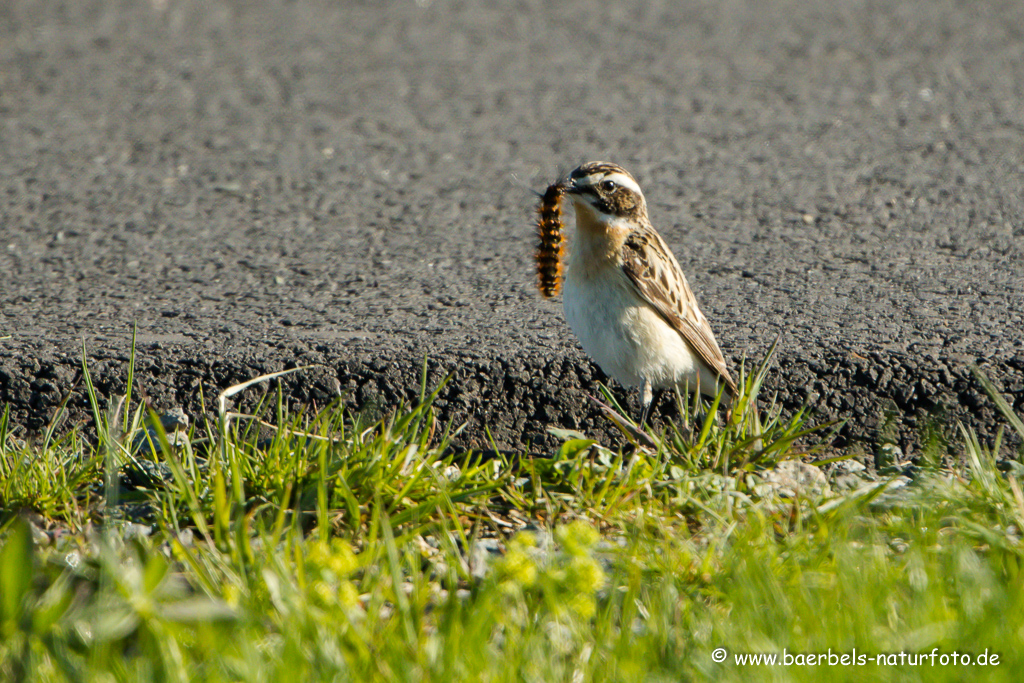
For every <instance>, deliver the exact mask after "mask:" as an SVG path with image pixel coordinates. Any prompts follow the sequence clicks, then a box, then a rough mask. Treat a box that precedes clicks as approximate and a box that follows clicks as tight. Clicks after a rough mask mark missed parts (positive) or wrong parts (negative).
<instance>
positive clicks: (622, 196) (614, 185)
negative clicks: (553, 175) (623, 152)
mask: <svg viewBox="0 0 1024 683" xmlns="http://www.w3.org/2000/svg"><path fill="white" fill-rule="evenodd" d="M565 192H566V194H567V195H568V196H569V197H570V198H571V199H572V202H573V207H574V208H575V209H576V215H577V220H580V219H584V220H586V221H588V222H590V221H593V222H596V223H599V224H604V225H610V224H613V223H618V222H621V221H628V222H630V223H638V222H640V221H644V220H647V202H646V201H645V200H644V193H643V192H641V191H640V186H639V185H638V184H637V182H636V180H634V179H633V176H631V175H630V174H629V172H628V171H626V169H624V168H622V167H621V166H618V165H617V164H612V163H608V162H606V161H591V162H588V163H586V164H583V165H582V166H580V167H579V168H577V169H576V170H574V171H573V172H572V173H570V174H569V176H568V178H567V179H566V188H565Z"/></svg>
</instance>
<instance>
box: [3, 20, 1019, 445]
mask: <svg viewBox="0 0 1024 683" xmlns="http://www.w3.org/2000/svg"><path fill="white" fill-rule="evenodd" d="M339 4H340V5H341V6H338V5H339ZM591 159H607V160H611V161H616V162H618V163H620V164H622V165H624V166H626V167H627V168H629V169H630V170H631V171H633V173H634V175H635V176H637V178H638V179H639V181H640V183H641V185H642V186H643V187H644V189H645V191H646V194H647V196H648V200H649V203H650V205H651V213H652V219H653V221H654V223H655V226H656V227H657V228H658V229H659V230H660V231H661V232H662V234H663V235H664V236H665V237H666V239H667V241H668V242H669V243H670V244H671V245H672V247H673V248H674V249H675V251H676V254H677V256H678V257H679V260H680V263H681V264H682V265H683V268H684V270H685V271H686V273H687V274H688V276H689V278H690V281H691V284H692V286H693V287H694V289H695V291H696V292H697V295H698V298H699V299H700V301H701V303H702V307H703V309H704V311H705V313H707V315H708V317H709V318H710V319H711V321H712V325H713V327H714V328H715V330H716V333H717V336H718V339H719V341H720V343H721V345H722V347H723V349H724V351H725V352H726V355H727V356H731V357H733V358H734V359H736V360H739V359H740V358H741V357H743V356H744V354H746V355H747V356H748V357H758V356H759V355H760V354H762V353H763V352H764V350H765V348H766V346H767V344H768V343H769V342H770V341H771V339H773V338H774V336H775V334H776V333H777V332H779V331H782V332H784V337H783V341H782V348H781V352H780V363H779V369H778V371H777V372H776V373H775V374H774V375H773V377H772V380H771V382H772V388H773V389H774V390H777V391H778V392H779V397H780V399H781V401H782V402H783V404H784V405H786V406H787V407H789V408H793V407H795V406H798V405H800V404H801V403H802V402H804V401H805V400H807V399H808V398H809V399H810V400H811V405H812V406H813V407H814V408H815V409H816V410H817V411H818V412H819V414H820V415H822V416H829V415H838V416H842V417H848V418H851V422H850V423H849V424H848V425H847V427H846V429H845V430H844V432H843V438H842V439H841V440H840V441H839V445H843V444H844V443H847V442H848V440H849V439H860V440H864V441H865V442H866V443H867V444H868V446H869V447H870V445H871V444H873V443H874V442H875V441H876V440H877V439H878V438H879V426H878V425H879V419H880V417H881V416H882V415H883V414H884V413H885V412H886V411H887V410H890V411H895V412H896V413H898V414H899V418H898V419H897V421H896V424H895V429H896V431H897V432H898V433H899V436H900V438H901V439H902V440H903V441H904V442H905V444H906V445H908V446H912V445H913V442H914V439H915V437H916V434H917V433H918V431H919V430H920V428H921V425H922V424H923V423H924V421H925V416H927V415H935V414H939V415H943V414H946V415H947V417H946V418H944V419H945V420H946V422H947V423H948V422H949V420H948V415H952V416H956V417H963V418H967V419H969V420H970V421H971V422H972V423H973V424H975V425H977V426H979V428H981V429H983V430H986V431H988V432H989V433H991V428H992V426H993V424H994V416H993V412H992V410H991V409H989V408H988V407H987V402H986V401H984V400H982V398H981V394H980V391H979V390H978V387H977V385H976V384H975V383H974V382H973V380H972V379H971V378H970V375H969V373H968V372H967V370H966V367H967V366H968V365H969V364H970V363H974V362H980V363H981V364H982V365H983V367H985V368H986V369H987V370H988V371H989V372H990V373H991V374H992V375H993V377H994V378H996V379H997V380H999V382H1001V384H1002V386H1003V388H1004V389H1005V390H1006V392H1007V394H1008V395H1009V396H1010V398H1011V399H1012V400H1013V401H1014V402H1015V403H1016V405H1017V407H1018V409H1020V408H1022V407H1024V380H1022V373H1024V330H1022V325H1024V275H1022V272H1021V271H1022V255H1024V4H1022V3H1020V2H1017V1H1016V0H1005V1H1003V2H1000V1H997V0H996V1H981V2H966V1H965V2H949V1H943V0H939V1H936V2H900V1H895V2H874V1H851V2H843V3H835V2H833V1H832V0H808V1H802V2H801V1H796V0H773V1H771V2H767V1H765V2H739V1H736V0H722V1H714V2H668V1H666V2H643V3H641V2H617V3H602V4H598V3H591V2H585V1H583V0H579V1H575V2H559V3H550V2H528V1H524V2H514V3H511V2H510V3H479V4H477V3H464V2H455V1H449V0H433V1H432V2H429V1H426V0H420V1H418V2H412V1H411V0H410V1H408V2H400V3H399V2H392V3H385V2H379V3H378V2H363V3H357V2H351V3H337V4H336V3H328V2H326V1H324V2H313V1H306V0H298V1H295V2H266V3H247V2H241V1H237V2H222V1H221V2H217V1H211V0H121V1H115V0H103V1H99V0H94V1H91V2H90V1H82V2H71V3H53V2H46V1H44V0H35V1H27V0H4V2H3V3H0V336H3V335H10V336H11V338H10V339H7V340H4V341H0V405H3V404H10V406H11V411H12V413H11V418H12V421H13V422H15V423H16V424H18V425H20V426H21V427H22V428H24V429H26V430H30V431H31V430H38V429H39V428H40V427H41V426H42V425H44V424H45V423H46V421H47V420H48V419H49V418H50V416H51V415H52V414H53V411H54V409H55V407H56V405H57V404H58V403H59V401H60V399H61V398H62V395H63V393H64V392H65V391H66V390H67V389H68V387H69V383H70V382H71V380H72V379H73V377H74V374H75V371H76V368H77V366H78V364H79V362H80V355H81V346H82V343H83V340H84V342H85V345H86V347H87V349H88V355H89V357H90V359H91V362H92V365H93V370H94V373H95V374H96V379H97V383H98V385H99V387H100V389H101V391H103V392H104V393H106V394H113V393H115V392H117V391H120V390H123V385H124V379H125V375H126V369H125V364H124V361H125V359H126V358H127V355H128V349H129V344H130V337H131V327H132V324H133V323H134V322H136V321H137V322H138V329H139V347H138V348H139V373H138V376H139V384H140V386H142V387H143V388H144V389H145V391H146V393H147V394H148V395H149V396H150V397H151V398H152V399H153V401H154V403H155V404H157V405H165V406H167V405H173V404H181V405H183V406H185V407H186V409H187V410H188V411H189V412H191V413H193V414H196V413H199V412H201V411H202V409H203V407H202V406H201V405H200V403H199V392H198V391H197V389H198V387H199V386H200V384H202V386H203V388H204V390H205V395H206V398H207V405H208V406H209V403H210V400H211V396H212V395H213V394H214V393H215V392H216V389H217V388H219V387H223V386H226V385H227V384H230V383H232V382H234V381H238V380H241V379H245V378H248V377H250V376H252V375H254V374H258V373H261V372H266V371H271V370H276V369H280V368H282V367H287V366H290V365H294V364H296V363H315V364H317V365H318V368H317V369H315V370H313V371H311V372H309V373H307V374H306V375H305V376H304V377H302V378H293V379H292V380H290V381H288V382H287V383H286V384H287V388H288V392H289V395H291V396H293V397H295V398H296V399H298V400H300V401H307V402H308V401H311V400H312V401H315V402H317V403H322V402H323V401H326V400H328V399H329V398H330V397H331V396H332V395H334V394H335V393H337V392H339V391H340V392H342V393H344V394H345V395H347V396H348V398H349V401H350V402H351V403H352V404H353V405H365V404H367V403H370V404H375V405H378V406H387V405H390V404H391V403H393V402H394V401H395V400H396V399H397V398H399V397H411V396H412V395H413V394H414V393H415V392H416V387H417V384H418V379H417V378H418V375H419V369H420V365H421V361H422V358H423V357H424V355H429V358H430V363H431V368H432V371H431V377H432V381H435V380H436V378H438V377H440V376H441V374H442V373H443V372H446V371H456V373H457V376H456V378H455V380H454V381H453V382H452V383H451V384H450V385H449V386H448V388H447V389H446V390H445V392H444V394H443V400H442V401H441V404H440V405H441V407H442V411H443V414H444V415H445V416H450V417H454V418H455V419H456V420H457V421H461V420H464V419H469V420H470V421H471V424H470V427H469V428H468V430H467V432H466V434H465V442H466V443H469V444H475V445H481V444H483V438H482V431H481V429H480V426H481V424H483V423H487V424H489V425H490V426H491V428H492V430H493V434H494V436H495V438H496V439H497V441H498V443H499V445H500V446H503V447H516V446H517V445H519V444H522V443H524V442H526V441H527V440H531V439H532V440H534V441H537V440H538V439H539V438H541V435H543V433H544V429H545V427H546V426H547V425H548V424H556V425H559V426H564V427H580V428H584V429H588V428H592V427H593V425H594V422H595V415H594V411H593V410H592V409H591V408H590V406H588V405H587V402H586V401H585V398H584V396H585V394H586V393H587V392H592V391H594V388H593V382H594V380H595V379H597V378H600V376H601V375H600V372H599V371H598V370H596V369H595V368H593V367H592V366H591V365H590V364H589V361H587V360H586V359H585V357H584V356H583V354H582V352H581V351H580V350H579V348H578V346H577V344H576V342H575V340H574V339H573V338H572V336H571V333H570V332H569V330H568V328H567V327H566V325H565V323H564V321H563V318H562V313H561V305H560V303H558V302H543V301H541V300H540V298H539V296H538V295H537V293H536V290H535V288H534V275H533V265H532V263H531V250H532V240H533V237H532V231H531V226H530V220H531V210H532V206H533V203H534V201H535V198H534V196H533V195H531V193H530V192H529V189H530V188H532V189H535V190H541V189H543V187H544V186H545V185H546V183H548V182H549V181H551V180H553V179H554V178H555V177H556V176H557V175H559V174H560V173H562V172H564V171H566V170H568V169H569V168H572V167H573V166H575V165H577V164H578V163H580V162H582V161H586V160H591ZM256 393H258V392H256ZM71 404H72V406H73V407H75V410H76V413H75V414H76V415H77V416H82V419H84V412H83V408H84V407H85V402H84V399H83V398H82V396H81V394H80V392H76V394H75V395H74V396H73V397H72V401H71Z"/></svg>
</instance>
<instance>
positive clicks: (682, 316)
mask: <svg viewBox="0 0 1024 683" xmlns="http://www.w3.org/2000/svg"><path fill="white" fill-rule="evenodd" d="M622 270H623V272H624V273H625V274H626V277H628V278H629V281H630V282H632V283H633V287H634V288H635V289H636V291H637V294H639V295H640V297H641V298H642V299H643V300H644V301H646V302H647V303H649V304H650V305H651V306H652V307H653V308H654V310H655V311H657V312H658V314H659V315H660V316H661V317H662V318H663V319H664V320H665V322H667V323H668V324H669V325H671V326H672V327H673V328H675V329H676V331H678V332H679V334H681V335H682V336H683V339H684V340H686V342H687V343H688V344H689V345H690V347H691V348H692V349H693V350H694V351H696V352H697V355H698V356H700V359H701V360H702V361H704V363H705V364H706V365H707V366H708V367H709V368H711V369H712V370H714V371H715V372H717V373H718V374H719V375H720V376H721V377H722V381H724V382H725V386H726V388H727V390H728V391H729V393H730V394H732V395H735V394H736V382H735V381H734V380H733V378H732V375H730V374H729V368H728V366H726V364H725V357H724V356H723V355H722V350H721V349H720V348H718V342H717V341H715V335H714V333H713V332H712V331H711V325H709V324H708V320H707V318H705V317H704V315H703V314H702V313H701V312H700V309H699V308H698V307H697V299H696V297H694V296H693V292H692V291H690V286H689V285H688V284H687V283H686V278H685V277H683V274H682V271H681V270H679V264H678V263H676V260H675V258H674V257H673V256H672V254H671V252H669V251H668V247H667V246H665V243H664V242H663V241H662V239H661V238H660V237H659V236H658V235H657V233H655V232H654V231H653V230H650V229H641V230H637V231H635V232H634V233H633V234H631V235H630V236H629V237H627V238H626V241H625V243H624V244H623V247H622Z"/></svg>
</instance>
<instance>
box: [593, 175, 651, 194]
mask: <svg viewBox="0 0 1024 683" xmlns="http://www.w3.org/2000/svg"><path fill="white" fill-rule="evenodd" d="M602 180H611V181H612V182H614V183H616V184H617V185H622V186H623V187H628V188H629V189H630V190H632V191H633V192H635V193H636V194H638V195H640V196H641V197H643V196H644V193H643V192H641V191H640V186H639V185H637V184H636V181H635V180H633V179H632V178H630V177H629V176H628V175H626V174H624V173H609V174H608V175H605V174H604V173H594V174H591V175H588V176H585V177H583V178H581V179H580V185H583V186H587V185H596V184H597V183H599V182H601V181H602Z"/></svg>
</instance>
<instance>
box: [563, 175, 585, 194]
mask: <svg viewBox="0 0 1024 683" xmlns="http://www.w3.org/2000/svg"><path fill="white" fill-rule="evenodd" d="M565 193H566V194H571V195H577V196H579V195H580V194H582V193H583V192H582V190H581V189H580V187H579V186H578V185H577V184H576V179H575V178H567V179H566V181H565Z"/></svg>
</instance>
